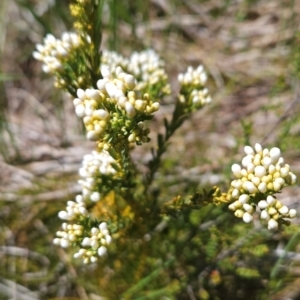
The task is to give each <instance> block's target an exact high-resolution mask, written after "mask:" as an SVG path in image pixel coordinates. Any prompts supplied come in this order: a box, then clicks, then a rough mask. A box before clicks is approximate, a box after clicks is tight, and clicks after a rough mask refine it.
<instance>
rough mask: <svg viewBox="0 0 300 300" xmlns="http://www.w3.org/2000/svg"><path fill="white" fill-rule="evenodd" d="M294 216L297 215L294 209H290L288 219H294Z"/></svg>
mask: <svg viewBox="0 0 300 300" xmlns="http://www.w3.org/2000/svg"><path fill="white" fill-rule="evenodd" d="M296 215H297V211H296V209H290V211H289V217H290V218H291V219H292V218H295V217H296Z"/></svg>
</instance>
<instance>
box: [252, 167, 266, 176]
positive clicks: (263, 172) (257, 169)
mask: <svg viewBox="0 0 300 300" xmlns="http://www.w3.org/2000/svg"><path fill="white" fill-rule="evenodd" d="M266 173H267V171H266V168H265V167H263V166H257V167H255V169H254V174H255V176H257V177H259V178H261V177H263V176H264V175H266Z"/></svg>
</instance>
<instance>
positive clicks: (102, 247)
mask: <svg viewBox="0 0 300 300" xmlns="http://www.w3.org/2000/svg"><path fill="white" fill-rule="evenodd" d="M106 253H107V249H106V247H104V246H101V247H100V248H99V249H98V255H99V256H103V255H105V254H106Z"/></svg>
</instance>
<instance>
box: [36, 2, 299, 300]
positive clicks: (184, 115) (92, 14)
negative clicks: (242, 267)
mask: <svg viewBox="0 0 300 300" xmlns="http://www.w3.org/2000/svg"><path fill="white" fill-rule="evenodd" d="M102 5H103V3H102V1H93V0H86V1H83V0H78V1H74V2H73V3H72V4H71V6H70V9H71V14H72V16H73V17H74V18H75V23H74V28H75V29H76V30H77V31H76V32H72V33H69V32H65V33H63V34H62V37H61V39H56V38H55V37H54V36H53V35H51V34H48V35H47V36H46V37H45V39H44V44H43V45H41V44H38V45H37V46H36V51H35V52H34V53H33V56H34V57H35V58H36V59H37V60H39V61H41V62H42V63H43V65H42V69H43V71H44V72H46V73H49V74H50V75H53V76H54V78H55V83H54V84H55V87H57V88H61V89H64V90H67V91H68V92H69V93H70V95H71V96H73V104H74V108H75V114H76V115H77V116H78V117H79V118H80V119H81V120H82V122H83V124H84V126H85V129H86V138H87V139H88V140H90V141H93V142H95V150H94V151H93V152H92V153H90V154H87V155H85V156H84V158H83V161H82V166H81V168H80V169H79V176H80V179H79V184H80V185H81V193H80V194H79V195H77V196H76V197H75V201H71V200H70V201H68V202H67V206H66V208H65V210H62V211H60V212H59V213H58V217H59V218H60V219H62V220H63V221H64V223H63V224H62V228H61V230H59V231H57V233H56V236H57V237H56V238H55V239H54V241H53V242H54V244H55V245H59V246H61V247H63V248H68V247H74V248H76V252H75V253H74V254H73V257H74V258H76V259H78V258H80V259H81V260H82V261H83V263H84V264H89V263H96V262H98V263H100V264H102V265H105V260H106V259H107V260H108V259H109V257H114V256H116V255H117V253H118V252H117V250H118V251H121V252H122V251H123V252H124V253H128V256H129V258H128V259H129V260H130V261H131V262H132V263H133V261H134V258H133V257H130V255H131V254H130V251H133V250H132V249H139V250H137V251H140V252H141V253H143V255H147V259H146V258H145V261H144V262H142V261H141V260H139V261H140V263H142V266H141V268H142V270H141V271H139V273H138V274H139V275H135V276H136V277H138V278H140V279H141V278H142V277H143V276H145V278H144V279H141V281H140V282H139V283H137V285H136V286H135V287H132V288H131V289H129V290H127V292H125V293H124V297H125V298H124V299H130V297H129V296H128V295H133V294H134V293H133V291H135V289H136V290H140V289H142V288H144V287H145V285H144V284H143V282H151V281H153V280H154V281H156V280H157V278H158V276H159V275H160V272H161V271H162V270H163V269H164V268H166V267H170V268H171V267H172V268H174V269H173V271H172V272H175V273H176V272H178V268H179V269H180V268H182V265H180V266H179V264H180V259H178V260H177V265H176V263H175V257H176V256H177V255H179V254H178V251H179V250H178V248H177V247H178V245H179V244H180V242H174V243H173V244H172V242H171V238H170V241H169V240H166V241H163V242H162V243H163V246H162V249H163V250H162V249H154V248H153V246H152V247H151V248H148V246H147V243H148V242H149V243H150V241H151V240H152V239H153V240H154V242H153V243H154V244H153V245H155V242H157V241H158V240H159V234H160V232H162V231H163V230H164V228H166V227H168V228H169V230H170V231H171V230H175V231H180V230H181V229H182V228H180V227H179V224H185V223H178V224H176V217H178V216H180V215H183V216H184V215H185V211H186V210H189V211H191V210H192V209H197V210H201V209H203V208H204V207H205V206H208V204H212V205H219V204H221V203H227V204H229V210H231V211H233V212H234V215H235V216H236V217H238V218H241V219H243V221H244V222H245V223H250V222H252V221H253V220H254V218H255V212H256V210H257V208H258V209H259V211H260V212H259V214H260V218H261V219H262V220H266V221H267V227H268V229H270V230H277V229H278V228H279V227H280V226H281V225H288V224H289V223H290V222H289V220H287V219H290V218H294V217H295V216H296V211H295V210H294V209H289V208H288V207H286V206H284V205H283V204H282V203H281V202H280V201H279V200H277V198H276V195H275V194H277V193H280V192H281V191H282V189H283V188H284V187H285V186H289V185H292V184H294V183H295V181H296V176H295V175H294V174H293V173H292V172H291V171H290V166H289V165H288V164H284V160H283V158H282V157H281V152H280V150H279V148H276V147H274V148H272V149H270V150H268V149H263V148H262V146H261V145H259V144H256V145H255V146H254V148H252V147H250V146H246V147H245V153H246V156H245V157H244V158H243V160H242V163H241V165H239V164H234V165H233V166H232V173H233V176H234V178H235V179H234V180H233V181H232V182H231V185H230V187H229V189H228V191H227V192H226V193H222V192H221V188H220V187H218V186H215V187H212V188H211V189H210V190H209V191H205V190H204V191H203V192H201V193H200V192H195V193H194V194H193V195H190V196H185V195H178V196H177V197H175V198H174V199H172V200H171V201H169V202H166V203H159V201H158V200H157V199H156V196H154V195H153V194H151V193H150V187H151V184H152V182H153V180H154V176H155V173H156V171H157V170H158V168H159V166H160V164H161V159H162V156H163V154H164V153H165V152H166V150H167V147H168V143H169V140H170V138H171V137H172V136H173V134H174V133H175V131H176V130H177V129H178V128H179V127H180V126H181V125H182V124H183V123H184V121H185V120H186V119H188V118H189V117H190V115H191V113H193V112H195V111H197V110H199V109H202V108H203V107H204V106H205V105H206V104H208V103H210V102H211V97H210V94H209V91H208V88H207V87H206V83H207V75H206V72H205V70H204V67H203V66H202V65H200V66H198V67H197V68H193V67H188V68H187V71H186V72H185V73H182V74H179V75H178V84H179V86H180V90H179V94H178V96H177V100H176V104H175V108H174V112H173V115H172V119H171V120H170V121H168V120H167V119H165V120H164V127H165V133H164V134H158V135H157V149H152V159H151V160H150V161H149V162H148V172H147V173H146V174H140V173H139V172H138V171H137V168H136V167H135V164H134V162H133V161H132V158H131V156H130V152H131V149H132V148H133V147H134V146H141V145H143V144H144V143H148V142H149V141H150V138H149V133H150V129H149V128H148V127H147V124H148V122H149V121H151V120H152V119H153V117H154V115H155V113H156V112H157V111H158V110H159V108H160V100H161V99H162V97H164V96H165V95H169V94H170V93H171V88H170V84H169V83H168V77H167V74H166V71H165V69H164V62H163V61H162V60H161V58H160V57H159V56H158V54H156V53H155V51H154V50H151V49H150V50H145V51H142V52H140V53H138V52H134V53H133V54H132V55H131V56H130V57H129V58H125V57H123V56H122V55H120V54H118V53H116V52H111V51H108V50H104V51H103V52H102V54H101V53H100V51H99V48H100V43H101V34H100V33H101V22H100V12H101V11H102ZM141 178H143V179H141ZM174 217H175V218H174ZM182 226H185V225H182ZM198 226H199V225H198ZM134 229H135V230H134ZM189 234H190V233H189ZM189 234H188V236H189ZM217 235H218V234H217V233H215V235H214V234H212V238H211V239H210V243H211V245H210V248H209V247H208V249H210V251H208V250H207V251H208V252H207V257H208V259H209V258H210V257H214V255H215V256H216V254H214V253H215V252H216V250H215V249H216V248H217V247H218V246H217V243H218V241H219V240H220V239H219V238H217ZM187 241H189V242H193V241H194V242H195V240H194V238H192V237H187ZM214 241H215V242H214ZM176 243H177V244H176ZM120 249H121V250H120ZM121 252H120V253H121ZM144 253H146V254H144ZM110 255H111V256H110ZM141 257H142V255H141ZM161 257H164V259H167V263H165V264H163V265H162V264H160V263H159V259H160V258H161ZM181 259H182V264H183V265H184V264H186V263H187V262H186V258H184V257H181ZM155 264H158V265H157V268H156V269H155V270H152V273H151V272H150V273H149V272H148V271H146V270H147V268H148V267H149V266H152V265H155ZM147 266H148V267H147ZM176 268H177V269H176ZM115 269H116V270H117V269H118V268H117V267H115ZM156 270H160V271H156ZM115 272H117V271H115ZM122 272H123V271H122V268H120V274H121V273H122ZM172 272H171V273H172ZM147 274H148V275H147ZM149 274H150V275H149ZM205 274H206V273H205ZM175 277H176V276H175ZM143 280H144V281H143ZM172 280H173V279H171V277H170V280H169V281H168V284H169V285H167V286H169V287H170V290H168V288H166V290H163V291H161V294H160V292H158V293H157V294H155V293H154V292H153V295H165V294H167V293H168V291H169V292H170V291H171V290H172V293H175V292H177V291H178V290H180V289H181V288H182V287H181V285H182V286H184V285H185V284H187V282H184V280H183V283H182V284H178V281H172ZM201 284H202V283H201ZM139 299H144V298H139ZM145 299H146V298H145ZM147 299H149V298H147Z"/></svg>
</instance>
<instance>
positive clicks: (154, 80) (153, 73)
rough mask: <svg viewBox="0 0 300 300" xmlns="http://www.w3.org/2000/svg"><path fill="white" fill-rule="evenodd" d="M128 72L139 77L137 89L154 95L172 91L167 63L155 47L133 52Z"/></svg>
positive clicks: (166, 93) (157, 95)
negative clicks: (166, 67)
mask: <svg viewBox="0 0 300 300" xmlns="http://www.w3.org/2000/svg"><path fill="white" fill-rule="evenodd" d="M128 72H129V73H131V74H133V75H134V76H135V77H136V78H137V86H136V89H137V90H139V91H143V92H147V93H149V94H150V95H152V96H153V97H159V96H163V95H168V94H170V93H171V87H170V84H169V83H168V76H167V74H166V71H165V63H164V61H163V60H162V59H161V58H160V57H159V55H158V54H157V53H156V52H155V51H154V50H153V49H148V50H145V51H142V52H133V53H132V55H131V56H130V58H129V64H128ZM153 88H155V89H154V90H153Z"/></svg>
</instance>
